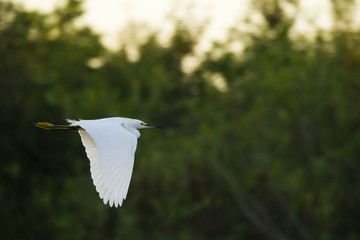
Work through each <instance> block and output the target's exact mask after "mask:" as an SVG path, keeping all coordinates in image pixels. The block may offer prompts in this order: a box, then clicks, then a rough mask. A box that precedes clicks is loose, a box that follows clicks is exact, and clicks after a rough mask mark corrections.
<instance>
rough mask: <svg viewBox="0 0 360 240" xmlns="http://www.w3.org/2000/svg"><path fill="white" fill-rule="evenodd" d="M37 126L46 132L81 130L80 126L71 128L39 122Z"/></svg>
mask: <svg viewBox="0 0 360 240" xmlns="http://www.w3.org/2000/svg"><path fill="white" fill-rule="evenodd" d="M35 126H37V127H39V128H43V129H46V130H81V129H82V128H81V127H80V126H76V125H75V126H69V125H54V124H52V123H48V122H37V123H35Z"/></svg>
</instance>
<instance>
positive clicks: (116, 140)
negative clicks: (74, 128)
mask: <svg viewBox="0 0 360 240" xmlns="http://www.w3.org/2000/svg"><path fill="white" fill-rule="evenodd" d="M105 120H108V119H100V120H81V121H74V122H71V123H72V124H77V125H80V126H81V128H83V129H84V130H79V134H80V137H81V141H82V143H83V145H84V147H85V151H86V154H87V156H88V158H89V160H90V172H91V177H92V179H93V182H94V185H95V187H96V191H97V192H98V193H99V196H100V198H101V199H103V201H104V204H107V203H109V205H110V206H115V207H117V206H121V205H122V202H123V200H124V199H125V198H126V196H127V192H128V189H129V185H130V180H131V176H132V170H133V166H134V155H135V150H136V145H137V137H136V136H135V135H134V134H132V133H130V132H128V131H127V130H126V129H124V128H123V127H122V125H121V122H119V121H118V122H116V124H115V121H109V120H108V121H105Z"/></svg>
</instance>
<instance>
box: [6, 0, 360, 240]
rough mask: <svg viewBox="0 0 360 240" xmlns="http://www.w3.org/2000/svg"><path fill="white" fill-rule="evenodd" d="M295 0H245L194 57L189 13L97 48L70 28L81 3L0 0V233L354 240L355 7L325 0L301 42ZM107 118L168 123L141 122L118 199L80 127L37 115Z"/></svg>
mask: <svg viewBox="0 0 360 240" xmlns="http://www.w3.org/2000/svg"><path fill="white" fill-rule="evenodd" d="M299 2H300V0H299V1H296V0H271V1H252V5H251V10H249V11H248V12H247V14H248V16H245V18H244V19H243V21H241V22H238V23H236V24H238V25H236V24H234V26H233V28H231V29H229V31H228V32H227V35H226V38H225V40H224V41H217V42H216V41H214V42H212V44H211V46H210V47H209V48H208V49H207V50H206V51H203V52H201V53H199V51H198V50H197V47H198V43H199V42H200V39H201V36H202V33H204V31H206V28H207V23H206V22H194V21H192V20H193V18H192V17H191V16H189V17H187V18H178V17H173V18H171V17H170V18H169V19H168V21H170V22H171V23H172V24H173V26H174V30H173V31H172V32H171V34H170V35H169V36H168V38H167V41H165V42H164V41H160V40H159V37H158V34H157V33H158V32H159V31H160V30H159V29H154V30H153V31H152V32H150V34H149V32H148V29H147V35H146V36H145V37H144V36H143V35H144V34H142V31H143V28H142V26H141V25H136V24H133V25H131V26H130V27H129V28H128V30H129V31H130V32H131V34H129V36H127V41H123V42H122V43H121V44H120V43H119V46H120V47H119V49H117V50H109V49H108V48H107V47H105V46H104V44H103V42H102V41H101V36H100V34H98V33H96V32H95V31H94V30H92V29H91V28H90V27H88V26H86V25H79V24H75V23H76V21H77V20H78V19H79V18H81V16H82V14H83V13H84V8H83V2H82V1H78V0H68V1H66V3H65V4H64V5H61V6H58V7H57V8H56V9H54V10H53V11H51V12H46V13H44V12H40V11H36V10H28V9H26V8H24V7H22V5H20V4H18V3H17V4H14V3H12V2H9V1H4V0H0V56H1V58H0V84H1V86H0V100H1V101H0V113H1V118H0V126H1V135H0V150H1V155H2V156H1V164H0V166H1V167H0V206H1V210H0V216H1V217H0V226H1V231H0V238H1V239H184V240H185V239H199V240H201V239H204V240H205V239H228V240H230V239H319V240H327V239H354V240H355V239H360V208H359V200H360V175H359V173H360V111H359V107H360V27H359V26H357V25H356V24H354V21H355V20H354V19H355V18H356V17H357V16H358V15H359V14H357V13H356V12H354V11H355V10H354V9H357V8H356V7H355V5H356V4H358V3H357V2H356V1H350V0H348V1H345V0H341V1H340V0H338V1H336V0H332V1H329V4H330V6H331V9H330V11H331V17H332V21H333V22H332V25H331V28H329V29H327V30H326V31H325V30H321V29H319V30H317V31H315V33H313V34H312V37H309V36H308V34H307V33H306V31H305V32H302V33H298V34H294V31H293V27H294V25H295V22H296V21H297V16H298V15H297V12H298V11H297V10H298V9H299ZM189 7H190V8H191V6H189ZM288 9H292V11H288ZM316 11H318V12H319V13H320V12H321V11H322V9H317V10H316ZM190 12H191V11H190ZM254 14H256V15H257V18H256V19H258V20H256V21H255V20H253V18H252V16H254ZM170 15H171V14H170ZM238 26H241V27H238ZM239 46H240V47H239ZM112 116H128V117H133V118H139V119H142V120H144V121H146V122H149V123H153V124H157V125H162V126H164V127H165V129H164V130H156V129H154V130H144V131H143V132H142V137H141V138H140V139H139V144H138V149H137V153H136V161H135V168H134V173H133V177H132V181H131V184H130V189H129V193H128V198H127V200H126V201H125V202H124V205H123V207H121V208H117V209H116V208H110V207H109V206H105V205H104V204H103V203H102V201H101V200H100V199H99V197H98V194H97V192H96V191H95V188H94V186H93V183H92V180H91V177H90V173H89V162H88V160H87V158H86V155H85V151H84V148H83V146H82V145H81V142H80V137H79V136H78V134H77V133H76V132H68V131H66V132H51V131H45V130H41V129H38V128H35V127H34V126H33V123H34V122H37V121H49V122H54V123H58V124H62V123H65V118H73V119H79V118H81V119H96V118H102V117H112Z"/></svg>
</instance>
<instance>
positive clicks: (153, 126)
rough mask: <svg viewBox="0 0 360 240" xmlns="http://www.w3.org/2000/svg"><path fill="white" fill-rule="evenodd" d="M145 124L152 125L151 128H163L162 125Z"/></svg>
mask: <svg viewBox="0 0 360 240" xmlns="http://www.w3.org/2000/svg"><path fill="white" fill-rule="evenodd" d="M145 126H146V127H152V128H163V127H160V126H155V125H151V124H146V125H145Z"/></svg>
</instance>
